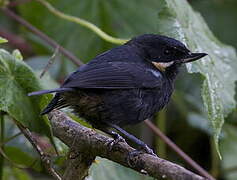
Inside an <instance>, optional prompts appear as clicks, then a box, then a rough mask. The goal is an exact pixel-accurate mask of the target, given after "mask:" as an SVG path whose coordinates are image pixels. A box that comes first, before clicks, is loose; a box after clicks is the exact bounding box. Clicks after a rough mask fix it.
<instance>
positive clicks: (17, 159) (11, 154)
mask: <svg viewBox="0 0 237 180" xmlns="http://www.w3.org/2000/svg"><path fill="white" fill-rule="evenodd" d="M4 153H5V154H6V155H7V157H8V158H9V159H10V160H11V161H12V162H14V163H15V164H17V165H23V166H25V167H30V168H33V169H35V170H37V171H40V170H41V164H40V160H39V159H37V158H35V157H32V156H31V155H29V153H26V152H24V151H22V150H21V149H20V148H17V147H13V146H5V147H4Z"/></svg>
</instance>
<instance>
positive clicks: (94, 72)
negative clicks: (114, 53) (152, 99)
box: [61, 62, 162, 89]
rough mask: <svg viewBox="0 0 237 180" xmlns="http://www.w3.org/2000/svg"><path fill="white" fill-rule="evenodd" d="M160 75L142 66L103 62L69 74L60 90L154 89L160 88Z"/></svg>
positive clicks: (85, 66)
mask: <svg viewBox="0 0 237 180" xmlns="http://www.w3.org/2000/svg"><path fill="white" fill-rule="evenodd" d="M161 80H162V75H161V73H160V72H159V71H157V70H155V69H153V68H145V67H144V64H139V63H127V62H104V63H92V64H89V65H84V67H82V68H79V70H78V71H76V72H74V73H73V74H71V75H70V76H69V77H68V78H67V80H66V81H65V82H64V84H63V85H62V86H61V88H99V89H126V88H154V87H158V86H161V84H162V82H161Z"/></svg>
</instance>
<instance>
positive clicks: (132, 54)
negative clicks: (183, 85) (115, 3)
mask: <svg viewBox="0 0 237 180" xmlns="http://www.w3.org/2000/svg"><path fill="white" fill-rule="evenodd" d="M206 55H207V54H206V53H193V52H191V51H190V50H189V49H188V48H187V47H186V46H185V45H184V44H183V43H182V42H180V41H178V40H176V39H174V38H170V37H167V36H163V35H157V34H143V35H139V36H136V37H134V38H132V39H131V40H129V41H128V42H126V43H125V44H123V45H121V46H118V47H115V48H112V49H110V50H108V51H106V52H104V53H102V54H99V55H97V56H96V57H95V58H94V59H92V60H91V61H89V62H88V63H87V64H84V65H82V66H80V67H79V68H78V69H77V70H76V71H75V72H73V73H71V74H70V75H69V76H68V77H67V78H66V79H65V81H64V82H63V83H62V85H61V86H60V87H59V88H56V89H51V90H41V91H37V92H32V93H29V94H28V95H29V96H32V95H42V94H48V93H56V94H55V96H54V98H53V99H52V100H51V102H50V103H49V104H48V105H47V107H46V108H45V109H44V110H43V111H42V112H41V115H45V114H47V113H49V112H51V111H52V110H54V109H61V108H64V107H69V108H70V109H72V111H73V113H75V114H76V115H77V116H79V117H81V118H83V119H85V121H87V122H88V123H89V124H91V125H92V127H93V128H96V129H99V130H101V131H103V132H105V133H107V134H108V135H110V136H112V137H113V143H111V144H112V145H114V144H116V143H118V142H119V141H124V138H123V137H125V138H126V139H129V140H131V141H133V142H134V143H136V144H137V145H138V148H137V149H136V150H135V151H134V152H140V151H142V152H146V153H149V154H153V155H154V153H153V150H152V149H151V148H149V147H148V146H147V145H146V144H145V143H144V142H143V141H141V140H140V139H138V138H136V137H135V136H133V135H132V134H130V133H128V132H127V131H125V130H124V129H123V127H124V126H127V125H135V124H137V123H139V122H142V121H144V120H145V119H148V118H152V117H153V115H154V114H155V113H156V112H159V111H160V110H161V109H163V108H164V107H165V106H166V105H167V104H168V102H169V100H170V98H171V95H172V93H173V91H174V82H175V79H176V77H177V75H178V72H179V68H180V67H181V66H182V65H183V64H185V63H190V62H193V61H195V60H198V59H200V58H202V57H204V56H206Z"/></svg>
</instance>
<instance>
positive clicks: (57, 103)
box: [28, 88, 75, 115]
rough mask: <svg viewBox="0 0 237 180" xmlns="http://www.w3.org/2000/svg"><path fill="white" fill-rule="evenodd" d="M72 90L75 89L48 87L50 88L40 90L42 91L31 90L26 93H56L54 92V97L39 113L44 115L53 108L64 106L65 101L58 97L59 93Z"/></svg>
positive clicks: (30, 94)
mask: <svg viewBox="0 0 237 180" xmlns="http://www.w3.org/2000/svg"><path fill="white" fill-rule="evenodd" d="M73 90H75V89H73V88H57V89H50V90H42V91H35V92H31V93H29V94H28V96H34V95H42V94H49V93H54V92H56V94H55V96H54V98H53V99H52V100H51V102H50V103H49V104H48V105H47V107H46V108H44V110H43V111H42V112H41V113H40V114H41V115H44V114H47V113H49V112H50V111H52V110H53V109H56V108H62V107H65V106H66V102H65V100H63V99H62V98H61V97H60V93H62V92H68V91H73Z"/></svg>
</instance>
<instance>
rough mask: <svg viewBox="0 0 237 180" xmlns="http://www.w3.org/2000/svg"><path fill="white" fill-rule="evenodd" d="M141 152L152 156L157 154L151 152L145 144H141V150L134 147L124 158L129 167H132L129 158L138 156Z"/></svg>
mask: <svg viewBox="0 0 237 180" xmlns="http://www.w3.org/2000/svg"><path fill="white" fill-rule="evenodd" d="M143 153H147V154H150V155H152V156H155V157H157V155H156V154H155V153H154V152H153V150H152V149H151V148H149V147H148V146H147V145H146V144H145V145H144V146H141V150H137V149H136V150H134V151H131V152H129V153H128V155H127V158H126V161H127V163H128V165H129V166H130V167H133V165H132V161H131V160H132V159H133V158H134V157H136V156H138V155H139V154H143Z"/></svg>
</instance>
